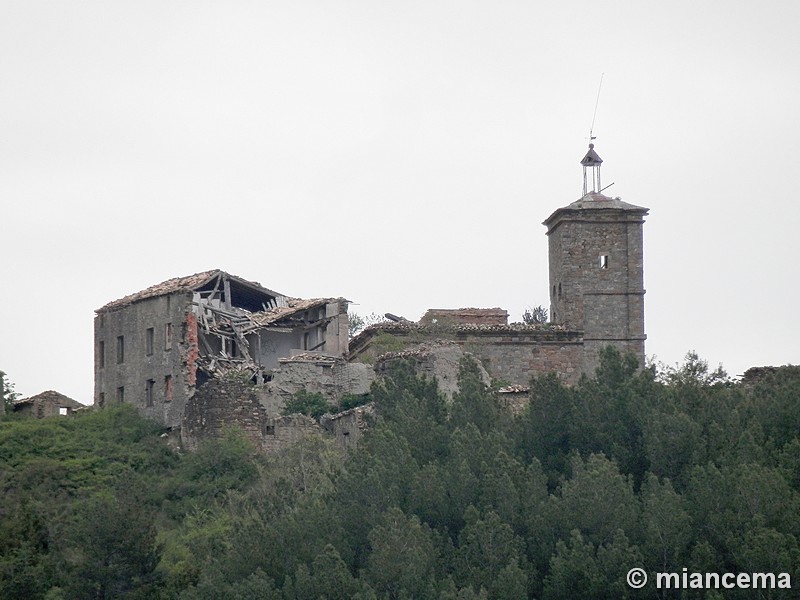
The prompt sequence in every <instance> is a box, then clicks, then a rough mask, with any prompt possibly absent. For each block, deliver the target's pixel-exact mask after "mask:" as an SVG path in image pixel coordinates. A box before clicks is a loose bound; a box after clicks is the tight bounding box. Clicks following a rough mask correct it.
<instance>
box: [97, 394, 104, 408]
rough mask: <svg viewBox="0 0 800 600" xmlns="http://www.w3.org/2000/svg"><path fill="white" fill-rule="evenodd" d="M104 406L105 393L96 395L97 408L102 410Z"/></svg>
mask: <svg viewBox="0 0 800 600" xmlns="http://www.w3.org/2000/svg"><path fill="white" fill-rule="evenodd" d="M105 405H106V395H105V392H100V393H99V394H98V395H97V406H99V407H100V408H103V407H104V406H105Z"/></svg>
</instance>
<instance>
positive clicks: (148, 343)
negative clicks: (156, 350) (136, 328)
mask: <svg viewBox="0 0 800 600" xmlns="http://www.w3.org/2000/svg"><path fill="white" fill-rule="evenodd" d="M155 333H156V332H155V330H154V329H153V328H152V327H148V328H147V331H145V335H144V353H145V354H146V355H147V356H152V355H153V339H154V338H155Z"/></svg>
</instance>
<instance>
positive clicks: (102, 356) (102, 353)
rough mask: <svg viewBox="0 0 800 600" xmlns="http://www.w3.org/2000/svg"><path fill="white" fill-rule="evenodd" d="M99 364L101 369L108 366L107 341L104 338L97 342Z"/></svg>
mask: <svg viewBox="0 0 800 600" xmlns="http://www.w3.org/2000/svg"><path fill="white" fill-rule="evenodd" d="M97 366H98V367H99V368H101V369H102V368H103V367H105V366H106V343H105V342H104V341H102V340H101V341H100V342H99V343H98V344H97Z"/></svg>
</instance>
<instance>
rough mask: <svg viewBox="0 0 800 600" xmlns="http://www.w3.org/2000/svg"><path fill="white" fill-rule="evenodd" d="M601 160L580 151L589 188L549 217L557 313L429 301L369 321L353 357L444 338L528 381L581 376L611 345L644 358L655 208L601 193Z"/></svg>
mask: <svg viewBox="0 0 800 600" xmlns="http://www.w3.org/2000/svg"><path fill="white" fill-rule="evenodd" d="M602 162H603V161H602V159H601V158H600V157H599V156H598V155H597V153H596V152H595V150H594V144H589V150H588V152H587V153H586V155H585V156H584V158H583V159H582V160H581V165H582V166H583V172H584V188H583V195H582V196H581V198H579V199H578V200H576V201H575V202H573V203H571V204H569V205H567V206H564V207H562V208H559V209H557V210H555V211H554V212H553V213H552V214H551V215H550V216H549V217H547V219H545V221H544V223H543V225H544V226H545V227H547V236H548V243H549V275H550V277H549V278H550V285H549V297H550V322H549V323H544V324H536V325H526V324H523V323H508V313H507V312H506V311H505V310H503V309H500V308H489V309H486V308H462V309H431V310H429V311H428V312H427V313H426V314H425V315H424V316H423V317H422V318H421V319H420V320H419V322H416V323H414V322H411V321H408V320H406V319H392V320H388V321H386V322H383V323H378V324H375V325H373V326H371V327H368V328H367V329H366V330H364V331H363V332H361V333H360V334H359V335H358V336H356V337H355V338H354V339H353V340H351V341H350V353H349V357H350V360H351V361H362V362H366V363H370V364H373V363H374V362H375V361H376V360H377V358H378V357H379V356H380V355H382V354H383V353H385V352H404V351H412V350H413V349H414V348H416V347H417V346H418V345H419V344H422V343H429V342H431V341H434V340H446V341H448V342H450V343H454V344H457V345H459V346H461V347H462V348H463V350H464V351H466V352H469V353H471V354H472V355H473V356H475V357H476V358H477V359H478V360H479V361H480V362H481V364H482V365H483V366H484V368H485V369H486V370H487V371H488V373H489V375H490V376H491V377H492V378H493V379H494V380H497V381H500V382H503V383H505V384H507V385H513V386H523V387H524V386H526V385H527V384H528V382H529V381H530V379H531V377H533V376H535V375H541V374H544V373H548V372H555V373H557V374H558V375H559V377H561V378H562V380H564V381H565V382H566V383H575V382H577V380H578V378H579V377H580V376H581V375H582V374H586V375H591V374H593V373H594V371H595V369H596V368H597V366H598V365H599V352H600V349H601V348H603V347H605V346H609V345H610V346H613V347H615V348H617V349H618V350H619V351H620V352H622V353H632V354H633V355H634V356H635V357H636V358H637V360H638V361H639V364H640V365H644V358H645V354H644V342H645V339H646V337H647V336H646V335H645V333H644V294H645V290H644V260H643V237H642V229H643V224H644V218H645V217H646V216H647V214H648V210H649V209H647V208H643V207H641V206H635V205H633V204H628V203H626V202H623V201H622V200H620V199H619V198H611V197H609V196H605V195H604V194H602V193H601V192H602V189H600V166H601V164H602ZM514 389H521V388H520V387H515V388H514ZM517 393H521V392H517Z"/></svg>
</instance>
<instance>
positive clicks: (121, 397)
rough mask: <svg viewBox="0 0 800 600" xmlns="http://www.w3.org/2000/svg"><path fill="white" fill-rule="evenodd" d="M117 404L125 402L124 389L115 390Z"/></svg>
mask: <svg viewBox="0 0 800 600" xmlns="http://www.w3.org/2000/svg"><path fill="white" fill-rule="evenodd" d="M117 402H120V403H122V402H125V388H124V387H118V388H117Z"/></svg>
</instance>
